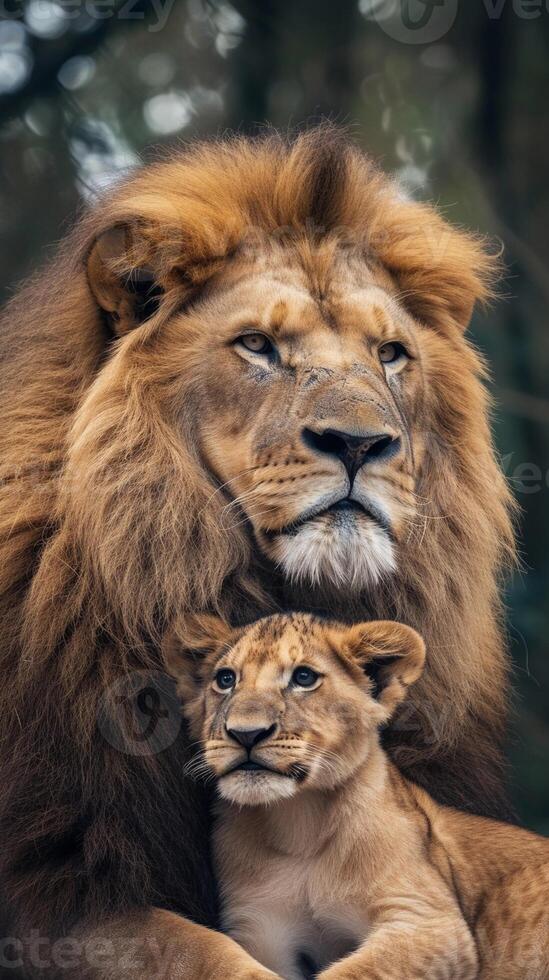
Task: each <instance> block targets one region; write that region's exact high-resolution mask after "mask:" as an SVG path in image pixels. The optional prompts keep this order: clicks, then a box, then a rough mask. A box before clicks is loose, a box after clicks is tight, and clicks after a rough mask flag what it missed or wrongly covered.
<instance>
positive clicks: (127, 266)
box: [86, 224, 164, 336]
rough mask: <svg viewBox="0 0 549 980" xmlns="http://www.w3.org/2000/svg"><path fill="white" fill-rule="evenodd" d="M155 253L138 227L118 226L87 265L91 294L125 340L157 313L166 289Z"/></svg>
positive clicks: (97, 245)
mask: <svg viewBox="0 0 549 980" xmlns="http://www.w3.org/2000/svg"><path fill="white" fill-rule="evenodd" d="M154 261H155V259H154V250H153V248H152V245H151V243H150V241H148V240H147V236H146V235H145V232H144V230H142V229H141V228H140V227H139V225H137V224H135V225H132V224H120V225H115V226H114V227H113V228H110V229H109V230H108V231H105V232H103V233H102V234H101V235H99V237H98V238H96V240H95V242H94V243H93V245H92V247H91V250H90V252H89V254H88V257H87V261H86V272H87V277H88V283H89V287H90V290H91V292H92V294H93V296H94V298H95V300H96V301H97V303H98V305H99V306H100V307H101V309H102V310H103V311H104V313H105V315H106V317H107V318H108V320H109V323H110V326H111V329H112V332H113V333H114V334H117V335H118V336H121V335H122V334H125V333H127V332H128V331H129V330H132V329H133V328H134V327H137V326H139V325H140V324H141V323H144V322H145V321H146V320H148V319H149V318H150V317H151V316H152V315H153V313H155V312H156V310H157V308H158V304H159V301H160V298H161V296H162V294H163V291H164V290H163V286H162V284H161V282H160V279H161V276H160V275H159V270H158V269H156V270H155V268H153V266H154Z"/></svg>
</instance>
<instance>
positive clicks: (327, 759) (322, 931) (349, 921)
mask: <svg viewBox="0 0 549 980" xmlns="http://www.w3.org/2000/svg"><path fill="white" fill-rule="evenodd" d="M195 633H196V636H195V637H194V638H193V640H192V644H193V649H191V650H189V648H188V635H187V649H186V650H184V649H183V646H182V644H180V643H178V642H177V640H176V639H173V640H172V641H171V643H170V644H169V647H168V649H167V651H166V655H167V661H168V666H169V669H170V670H171V672H172V673H173V674H174V675H175V676H176V677H177V679H178V683H179V690H180V693H181V695H182V697H183V699H184V704H185V707H184V711H185V714H186V715H187V717H188V720H189V722H190V725H191V728H192V731H193V733H194V736H195V737H196V738H197V739H198V740H199V741H200V743H201V746H202V753H201V755H200V756H199V757H197V760H196V771H197V772H199V771H206V772H208V773H209V774H213V775H214V776H215V778H216V780H217V785H218V789H219V796H220V804H219V812H218V819H217V824H216V830H215V835H214V854H215V862H216V868H217V874H218V879H219V883H220V888H221V896H222V905H223V912H222V917H223V925H224V928H225V930H226V931H227V932H229V933H230V935H231V936H233V937H234V938H235V939H236V940H237V941H238V942H239V943H240V944H241V945H242V946H243V947H244V948H245V949H246V950H248V951H249V952H250V953H251V954H252V955H253V956H254V957H255V958H256V959H257V960H259V961H260V962H261V963H262V964H264V965H265V966H266V967H267V968H269V969H270V970H272V971H274V972H275V974H277V975H279V976H280V977H284V978H286V980H298V978H302V977H304V976H310V975H312V974H314V975H316V974H318V973H319V974H320V976H321V977H322V978H324V980H374V978H375V980H389V978H391V980H427V978H431V980H435V978H436V980H443V978H452V980H472V978H475V977H481V978H483V980H486V978H491V980H542V978H549V841H546V840H544V839H542V838H539V837H536V836H535V835H534V834H531V833H528V832H526V831H523V830H518V829H516V828H514V827H510V826H506V825H504V824H499V823H495V822H493V821H490V820H487V819H483V818H480V817H473V816H469V815H467V814H464V813H460V812H458V811H457V810H453V809H450V808H446V807H443V806H439V805H438V804H437V803H435V802H434V800H433V799H431V797H429V796H428V795H427V794H426V793H425V792H424V791H423V790H421V789H420V788H419V787H417V786H415V785H413V784H412V783H410V782H408V781H407V780H406V779H405V778H404V777H403V776H402V775H401V774H400V773H399V772H398V770H397V769H396V768H395V767H394V765H392V763H391V762H390V761H389V759H388V758H387V756H386V754H385V752H384V751H383V749H382V748H381V745H380V741H379V737H378V732H379V729H380V728H381V727H382V726H383V725H384V724H385V723H386V722H387V721H388V720H389V718H390V717H391V715H392V713H393V712H394V710H395V708H396V706H397V705H398V704H399V703H400V702H401V701H402V699H403V698H404V697H405V696H406V692H407V689H408V687H409V686H410V685H411V684H413V683H414V681H416V680H417V678H418V677H419V676H420V674H421V671H422V668H423V663H424V658H425V653H424V644H423V641H422V640H421V638H420V637H419V636H418V634H417V633H416V632H414V630H412V629H410V628H409V627H407V626H402V625H400V624H398V623H391V622H370V623H363V624H361V625H358V626H351V627H349V626H344V625H341V624H338V623H333V622H325V621H322V620H319V619H315V618H313V617H312V616H309V615H303V614H295V615H290V616H273V617H270V618H268V619H263V620H260V621H259V622H257V623H255V624H254V625H253V626H251V627H250V628H248V629H246V630H237V631H233V630H230V629H229V628H228V627H226V626H225V625H224V624H222V623H221V622H220V621H218V620H212V619H210V618H209V617H208V618H202V619H200V620H197V621H196V622H195ZM201 634H202V635H201ZM195 641H196V642H195Z"/></svg>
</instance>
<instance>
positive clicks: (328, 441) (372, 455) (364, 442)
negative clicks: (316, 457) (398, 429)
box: [302, 429, 400, 480]
mask: <svg viewBox="0 0 549 980" xmlns="http://www.w3.org/2000/svg"><path fill="white" fill-rule="evenodd" d="M302 437H303V441H304V442H305V444H306V445H307V446H309V448H310V449H314V450H316V452H319V453H325V454H326V455H327V456H335V457H336V458H337V459H340V460H341V462H342V463H343V465H344V467H345V469H346V470H347V473H348V474H349V478H350V479H351V480H352V479H353V477H354V476H355V474H356V472H357V470H359V469H360V467H361V466H364V465H365V464H366V463H369V462H372V461H373V460H387V459H390V457H391V456H394V455H395V453H396V452H397V450H398V447H399V445H400V439H399V438H398V437H395V436H394V435H392V434H391V433H390V432H360V433H358V434H357V433H352V434H351V433H350V432H342V431H341V430H340V429H324V430H323V431H322V432H315V431H314V430H313V429H304V430H303V433H302Z"/></svg>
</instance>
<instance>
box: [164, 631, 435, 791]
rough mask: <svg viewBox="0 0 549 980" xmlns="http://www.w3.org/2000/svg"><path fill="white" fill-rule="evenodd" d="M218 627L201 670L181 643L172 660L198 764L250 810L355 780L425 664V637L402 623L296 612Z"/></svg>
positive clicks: (206, 640)
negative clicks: (351, 622)
mask: <svg viewBox="0 0 549 980" xmlns="http://www.w3.org/2000/svg"><path fill="white" fill-rule="evenodd" d="M207 625H208V623H207V621H206V622H204V621H203V622H202V628H204V626H206V627H207ZM224 630H225V631H226V632H225V635H224V636H223V631H224ZM212 631H213V632H214V633H215V636H213V637H212V636H210V637H209V638H208V636H207V635H205V636H204V639H203V640H202V641H201V642H202V643H203V644H206V645H207V644H208V643H210V645H211V649H209V650H208V653H207V654H206V656H205V657H204V647H203V648H202V663H201V664H200V666H199V667H198V668H197V662H196V659H195V658H194V657H192V654H191V659H192V667H191V670H189V662H188V659H187V658H188V657H189V653H191V652H190V651H189V650H186V651H185V650H184V649H180V650H178V648H177V644H174V643H173V642H172V643H170V644H169V645H168V651H169V652H168V653H167V658H166V660H167V666H168V669H169V670H170V671H171V672H172V673H173V674H174V676H175V677H176V678H178V679H179V681H180V688H179V690H180V693H181V695H182V697H183V704H184V710H185V712H186V714H187V716H188V719H189V721H190V724H191V727H192V730H193V735H194V737H195V738H196V739H197V742H198V743H199V744H200V747H201V754H200V755H198V756H197V757H196V759H195V761H194V763H193V764H192V765H191V768H194V770H195V771H196V773H197V774H202V773H208V774H213V775H214V776H215V778H216V780H217V783H218V787H219V791H220V793H221V795H222V796H223V797H225V798H226V799H228V800H230V801H231V802H234V803H238V804H240V805H241V804H244V805H246V804H248V805H254V804H261V803H272V802H274V801H276V800H278V799H284V798H287V797H289V796H293V795H294V794H295V793H297V792H298V791H299V790H301V789H321V790H326V789H332V788H333V787H335V786H337V785H339V784H341V783H342V782H343V781H345V780H346V779H348V778H349V776H350V775H351V774H352V773H353V772H355V771H356V769H357V768H358V766H359V765H360V764H361V763H362V762H363V761H364V760H365V759H366V758H367V757H368V755H369V753H370V751H371V749H372V747H373V746H375V745H376V744H377V731H378V728H379V726H380V725H381V724H382V723H384V722H386V721H387V719H388V718H389V717H390V715H391V714H392V712H393V711H394V709H395V707H396V705H397V704H398V703H399V702H400V701H401V700H402V698H403V697H404V695H405V692H406V688H407V687H408V685H409V684H411V683H413V682H414V681H415V680H417V678H418V677H419V675H420V673H421V669H422V666H423V660H424V646H423V641H422V640H421V638H420V637H419V636H418V634H417V633H416V632H415V631H414V630H412V629H410V628H409V627H407V626H403V625H401V624H400V623H393V622H375V621H374V622H369V623H361V624H358V625H355V626H345V625H343V624H339V623H328V622H324V621H322V620H319V619H316V618H314V617H312V616H309V615H305V614H299V613H296V614H293V615H290V616H272V617H269V618H268V619H263V620H260V621H259V622H258V623H256V624H254V625H252V626H251V627H249V628H248V629H246V630H245V631H243V632H242V631H239V632H236V633H235V632H233V631H230V630H229V629H228V628H226V627H223V626H222V625H221V624H220V623H219V622H218V621H216V622H213V630H212ZM195 638H196V637H195ZM199 659H200V658H199ZM193 674H194V677H193Z"/></svg>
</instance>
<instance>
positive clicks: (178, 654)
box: [162, 613, 240, 698]
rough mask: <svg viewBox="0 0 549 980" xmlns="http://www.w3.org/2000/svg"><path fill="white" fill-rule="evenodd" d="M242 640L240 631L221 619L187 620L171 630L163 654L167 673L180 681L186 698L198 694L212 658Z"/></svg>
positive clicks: (200, 617) (199, 616) (195, 616)
mask: <svg viewBox="0 0 549 980" xmlns="http://www.w3.org/2000/svg"><path fill="white" fill-rule="evenodd" d="M239 636H240V631H239V630H235V629H233V628H232V627H231V626H229V625H228V623H226V622H225V621H224V620H223V619H221V618H220V617H219V616H210V615H208V614H206V613H204V614H193V615H190V616H186V617H185V618H184V619H182V620H181V621H180V622H178V623H176V624H175V625H174V626H173V627H172V629H171V630H169V632H168V633H167V634H166V636H165V638H164V641H163V644H162V654H163V658H164V664H165V666H166V670H167V671H168V673H169V674H171V675H172V677H174V678H175V679H176V681H177V685H178V691H179V693H180V694H181V696H182V697H184V698H189V697H192V696H193V695H194V694H196V692H197V689H198V688H199V686H200V684H201V682H202V678H203V673H204V667H205V666H206V665H207V663H208V661H209V660H210V658H211V657H213V656H215V655H216V654H217V653H218V652H220V651H221V650H222V649H223V647H229V646H232V645H233V644H234V643H235V642H236V640H237V639H238V637H239Z"/></svg>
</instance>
